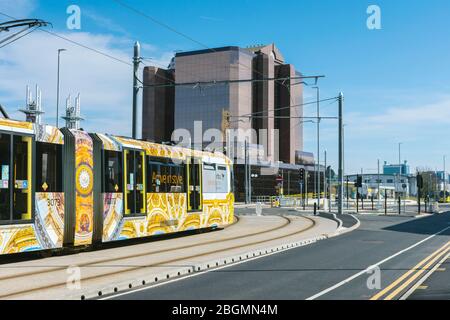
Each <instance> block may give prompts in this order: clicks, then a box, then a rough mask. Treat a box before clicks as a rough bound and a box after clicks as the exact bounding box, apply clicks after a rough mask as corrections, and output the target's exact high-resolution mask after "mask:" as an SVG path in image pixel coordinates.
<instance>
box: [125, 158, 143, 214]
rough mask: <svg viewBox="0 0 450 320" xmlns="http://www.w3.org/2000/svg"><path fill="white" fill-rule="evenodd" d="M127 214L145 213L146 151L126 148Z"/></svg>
mask: <svg viewBox="0 0 450 320" xmlns="http://www.w3.org/2000/svg"><path fill="white" fill-rule="evenodd" d="M124 157H125V162H124V163H125V166H124V182H125V186H126V188H125V201H124V202H125V214H145V213H146V212H147V210H146V203H145V202H146V201H145V192H146V191H145V179H144V177H145V152H144V151H137V150H124Z"/></svg>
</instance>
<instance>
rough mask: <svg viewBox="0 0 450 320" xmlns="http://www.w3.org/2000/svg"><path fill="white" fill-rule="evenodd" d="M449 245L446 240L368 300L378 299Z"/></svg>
mask: <svg viewBox="0 0 450 320" xmlns="http://www.w3.org/2000/svg"><path fill="white" fill-rule="evenodd" d="M449 245H450V241H449V242H447V243H446V244H445V245H444V246H442V247H441V248H439V249H438V250H436V251H435V252H433V253H432V254H431V255H429V256H428V257H426V258H425V259H423V260H422V261H420V262H419V263H418V264H417V265H416V266H415V267H414V268H412V269H411V270H409V271H408V272H406V273H405V274H403V275H402V276H401V277H400V278H398V279H397V280H395V281H394V282H392V283H391V284H390V285H389V286H387V287H386V288H384V289H383V290H381V291H380V292H378V293H377V294H376V295H374V296H373V297H372V298H370V300H378V299H380V298H381V297H382V296H384V295H385V294H387V293H388V292H389V291H390V290H391V289H393V288H395V286H397V285H398V284H399V283H401V282H402V281H403V280H404V279H406V278H407V277H408V276H410V275H411V274H412V273H414V272H415V271H416V270H417V269H419V268H420V267H421V266H422V265H424V264H425V263H426V262H427V261H428V260H430V259H432V258H433V257H434V256H435V255H437V254H439V252H441V251H443V250H445V249H446V248H448V247H449Z"/></svg>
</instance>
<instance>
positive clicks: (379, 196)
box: [377, 159, 381, 208]
mask: <svg viewBox="0 0 450 320" xmlns="http://www.w3.org/2000/svg"><path fill="white" fill-rule="evenodd" d="M377 170H378V177H377V179H378V180H377V184H378V191H377V198H378V208H380V201H381V194H380V185H381V180H380V159H378V169H377Z"/></svg>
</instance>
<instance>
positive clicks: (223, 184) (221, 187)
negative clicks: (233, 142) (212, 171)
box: [216, 166, 228, 193]
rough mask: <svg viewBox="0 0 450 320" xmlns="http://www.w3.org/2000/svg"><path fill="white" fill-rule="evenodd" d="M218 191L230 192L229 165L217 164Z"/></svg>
mask: <svg viewBox="0 0 450 320" xmlns="http://www.w3.org/2000/svg"><path fill="white" fill-rule="evenodd" d="M216 192H218V193H228V176H227V167H225V166H217V170H216Z"/></svg>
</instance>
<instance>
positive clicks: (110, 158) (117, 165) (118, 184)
mask: <svg viewBox="0 0 450 320" xmlns="http://www.w3.org/2000/svg"><path fill="white" fill-rule="evenodd" d="M122 170H123V169H122V152H118V151H110V150H105V151H104V175H103V179H104V182H103V185H104V190H103V191H104V192H107V193H121V192H123V171H122Z"/></svg>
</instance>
